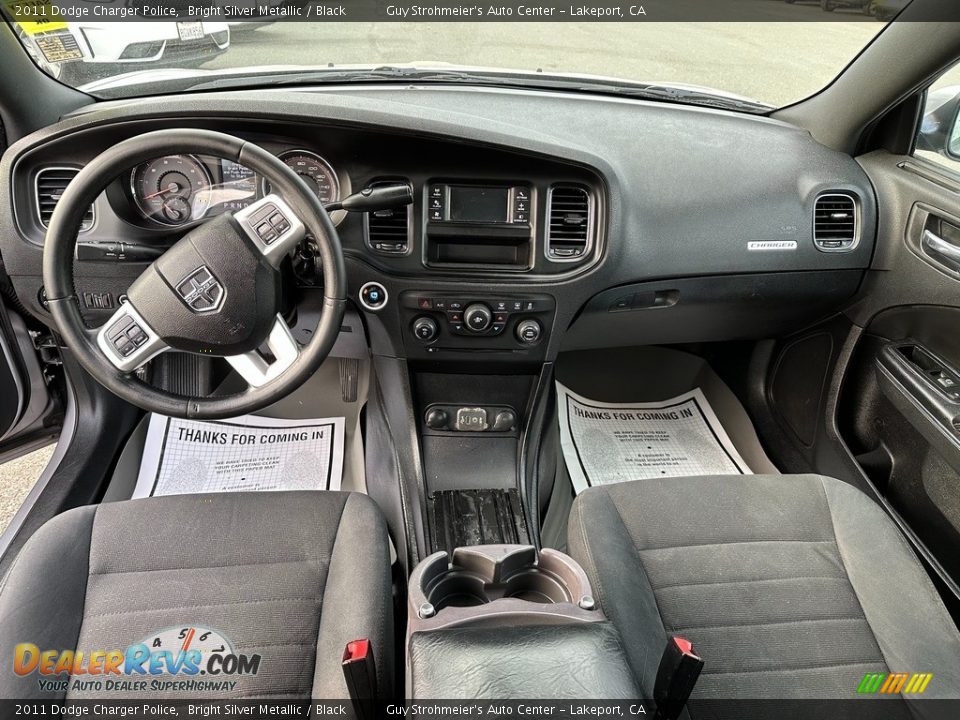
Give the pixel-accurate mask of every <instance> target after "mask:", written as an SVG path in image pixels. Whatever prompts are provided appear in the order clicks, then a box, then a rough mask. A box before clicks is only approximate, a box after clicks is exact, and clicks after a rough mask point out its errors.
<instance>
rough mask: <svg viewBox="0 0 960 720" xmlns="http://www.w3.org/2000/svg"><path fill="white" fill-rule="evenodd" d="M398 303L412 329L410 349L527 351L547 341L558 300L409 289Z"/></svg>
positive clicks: (432, 351)
mask: <svg viewBox="0 0 960 720" xmlns="http://www.w3.org/2000/svg"><path fill="white" fill-rule="evenodd" d="M400 306H401V309H402V315H403V319H404V320H405V322H406V323H407V325H408V328H409V331H408V332H407V338H408V342H407V343H406V344H407V346H408V347H410V348H412V349H419V350H423V351H425V352H428V353H436V352H441V351H443V350H450V351H462V350H469V349H476V350H489V351H504V352H524V351H529V350H531V349H533V348H536V347H537V346H539V345H541V344H542V343H543V340H544V338H545V337H546V333H547V329H548V328H549V327H550V325H551V322H552V320H553V312H554V309H555V307H556V302H555V301H554V299H553V298H552V297H550V296H548V295H522V296H519V295H518V296H513V295H511V296H499V295H498V296H480V295H473V294H471V295H467V294H463V295H453V294H450V295H447V294H438V293H432V292H418V291H410V292H406V293H404V294H403V295H401V298H400Z"/></svg>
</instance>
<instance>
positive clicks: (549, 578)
mask: <svg viewBox="0 0 960 720" xmlns="http://www.w3.org/2000/svg"><path fill="white" fill-rule="evenodd" d="M409 600H410V606H411V607H410V610H411V619H412V620H413V619H414V618H417V619H419V620H429V619H431V618H435V617H436V618H438V619H439V618H446V619H447V621H449V622H466V621H470V620H475V619H478V618H482V617H490V616H498V617H502V616H503V615H504V614H530V613H533V614H537V615H542V614H544V613H554V614H556V615H557V616H558V617H559V616H561V615H564V614H566V615H570V614H571V613H573V614H574V615H577V614H582V613H583V612H584V611H586V612H587V613H588V614H591V616H590V617H588V618H582V619H590V620H593V619H595V617H594V616H596V615H598V614H600V613H599V611H596V612H593V611H594V602H593V598H592V597H591V592H590V584H589V582H588V580H587V577H586V575H585V573H584V572H583V570H582V568H581V567H580V566H579V565H578V564H577V563H576V562H575V561H574V560H573V559H572V558H570V557H568V556H567V555H564V554H563V553H560V552H557V551H556V550H543V551H541V552H539V553H538V552H537V550H536V548H534V547H532V546H529V545H477V546H472V547H463V548H457V549H456V550H454V551H453V556H452V557H451V556H450V555H448V554H447V553H446V552H438V553H434V554H433V555H431V556H430V557H428V558H427V559H426V560H424V561H423V562H421V563H420V565H418V566H417V568H416V569H415V570H414V571H413V574H412V575H411V576H410V593H409Z"/></svg>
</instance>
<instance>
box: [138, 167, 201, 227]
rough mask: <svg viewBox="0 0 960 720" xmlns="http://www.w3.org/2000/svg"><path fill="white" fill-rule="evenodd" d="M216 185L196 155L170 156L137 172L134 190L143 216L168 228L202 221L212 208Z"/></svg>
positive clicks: (139, 168) (140, 168)
mask: <svg viewBox="0 0 960 720" xmlns="http://www.w3.org/2000/svg"><path fill="white" fill-rule="evenodd" d="M212 184H213V181H212V180H211V178H210V173H209V171H208V170H207V168H206V166H205V165H204V164H203V163H202V162H200V160H198V159H197V158H196V157H195V156H193V155H167V156H166V157H161V158H157V159H155V160H151V161H149V162H146V163H144V164H142V165H138V166H137V167H136V168H134V169H133V173H132V175H131V178H130V189H131V191H132V193H133V199H134V201H135V202H136V204H137V207H138V208H139V209H140V212H141V213H142V214H143V216H144V217H145V218H147V219H149V220H154V221H156V222H159V223H163V224H164V225H185V224H186V223H188V222H190V221H191V220H199V219H200V218H202V217H203V216H204V215H206V213H207V210H208V209H209V208H210V187H211V185H212Z"/></svg>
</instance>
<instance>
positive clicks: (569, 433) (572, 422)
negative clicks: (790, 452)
mask: <svg viewBox="0 0 960 720" xmlns="http://www.w3.org/2000/svg"><path fill="white" fill-rule="evenodd" d="M557 399H558V412H557V415H558V418H559V422H560V443H561V447H562V449H563V457H564V460H565V461H566V465H567V469H568V471H569V473H570V478H571V480H572V482H573V487H574V490H575V491H576V492H577V493H580V492H583V491H584V490H586V489H587V488H588V487H591V486H594V485H607V484H611V483H618V482H626V481H629V480H643V479H645V478H650V477H684V476H694V475H744V474H750V473H751V470H750V468H749V467H748V466H747V463H746V462H745V461H744V460H743V458H741V457H740V454H739V453H738V452H737V450H736V448H735V447H734V445H733V443H732V442H731V440H730V438H729V437H728V436H727V433H726V431H724V429H723V426H722V425H721V423H720V421H719V419H718V418H717V416H716V414H715V413H714V411H713V409H712V408H711V407H710V403H709V402H707V399H706V397H705V396H704V394H703V392H701V390H700V389H699V388H696V389H694V390H691V391H690V392H686V393H683V394H682V395H677V396H676V397H672V398H670V399H667V400H662V401H658V402H648V403H605V402H598V401H595V400H591V399H589V398H585V397H583V396H581V395H577V394H576V393H574V392H573V391H571V390H570V389H569V388H567V387H566V386H564V385H562V384H561V383H559V382H558V383H557Z"/></svg>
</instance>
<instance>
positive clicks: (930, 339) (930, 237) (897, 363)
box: [837, 152, 960, 581]
mask: <svg viewBox="0 0 960 720" xmlns="http://www.w3.org/2000/svg"><path fill="white" fill-rule="evenodd" d="M860 162H861V164H862V165H863V166H864V168H865V169H866V171H867V173H868V175H869V176H870V178H871V180H872V181H873V183H874V186H875V188H876V190H877V195H878V207H879V212H880V217H879V218H878V220H879V223H878V228H879V235H878V242H877V252H876V257H875V258H874V262H873V265H872V267H871V270H870V272H869V273H868V275H867V278H866V280H865V283H864V287H863V289H862V292H861V294H860V296H859V298H858V300H857V301H856V303H854V305H853V306H852V307H851V308H850V309H849V311H848V314H849V316H850V317H851V319H852V320H853V321H854V322H856V323H857V324H859V325H861V326H862V327H864V328H865V331H864V333H863V336H862V338H861V340H860V342H859V343H858V344H857V347H856V349H855V351H854V353H853V354H852V356H851V359H850V362H849V364H848V366H847V370H846V374H845V376H844V382H843V388H842V392H841V396H840V402H839V403H838V406H837V426H838V429H839V430H840V433H841V436H842V437H843V439H844V440H845V442H846V443H847V445H848V447H849V448H850V450H851V452H852V453H853V455H854V456H855V459H856V460H857V462H858V463H859V464H860V466H861V468H862V469H863V471H864V473H865V474H866V475H867V476H868V477H869V478H870V480H871V481H872V483H873V484H874V486H875V487H876V488H877V490H878V492H879V493H880V494H881V495H882V496H883V497H884V498H885V499H886V500H887V501H888V502H889V503H890V505H891V506H892V507H893V508H894V510H896V511H897V513H898V514H899V515H900V516H901V517H902V518H903V519H904V520H905V521H906V522H907V523H908V524H909V525H910V528H911V529H912V530H913V532H914V533H915V535H916V536H917V537H918V538H919V539H920V540H921V541H922V543H923V544H924V545H925V546H926V549H927V550H928V551H929V552H930V553H931V554H932V556H933V557H934V558H936V560H938V561H939V563H940V565H941V566H942V567H943V569H944V570H945V571H946V572H947V573H948V574H949V575H950V577H951V578H952V579H953V580H954V581H960V552H958V550H960V193H958V192H957V189H956V184H955V183H956V181H955V179H954V178H952V177H951V176H950V175H949V172H948V171H946V170H940V169H939V168H937V167H936V166H933V165H930V164H927V163H924V162H923V161H918V160H916V159H914V158H909V157H905V156H895V155H891V154H889V153H885V152H877V153H872V154H870V155H868V156H865V157H863V158H861V159H860Z"/></svg>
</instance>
